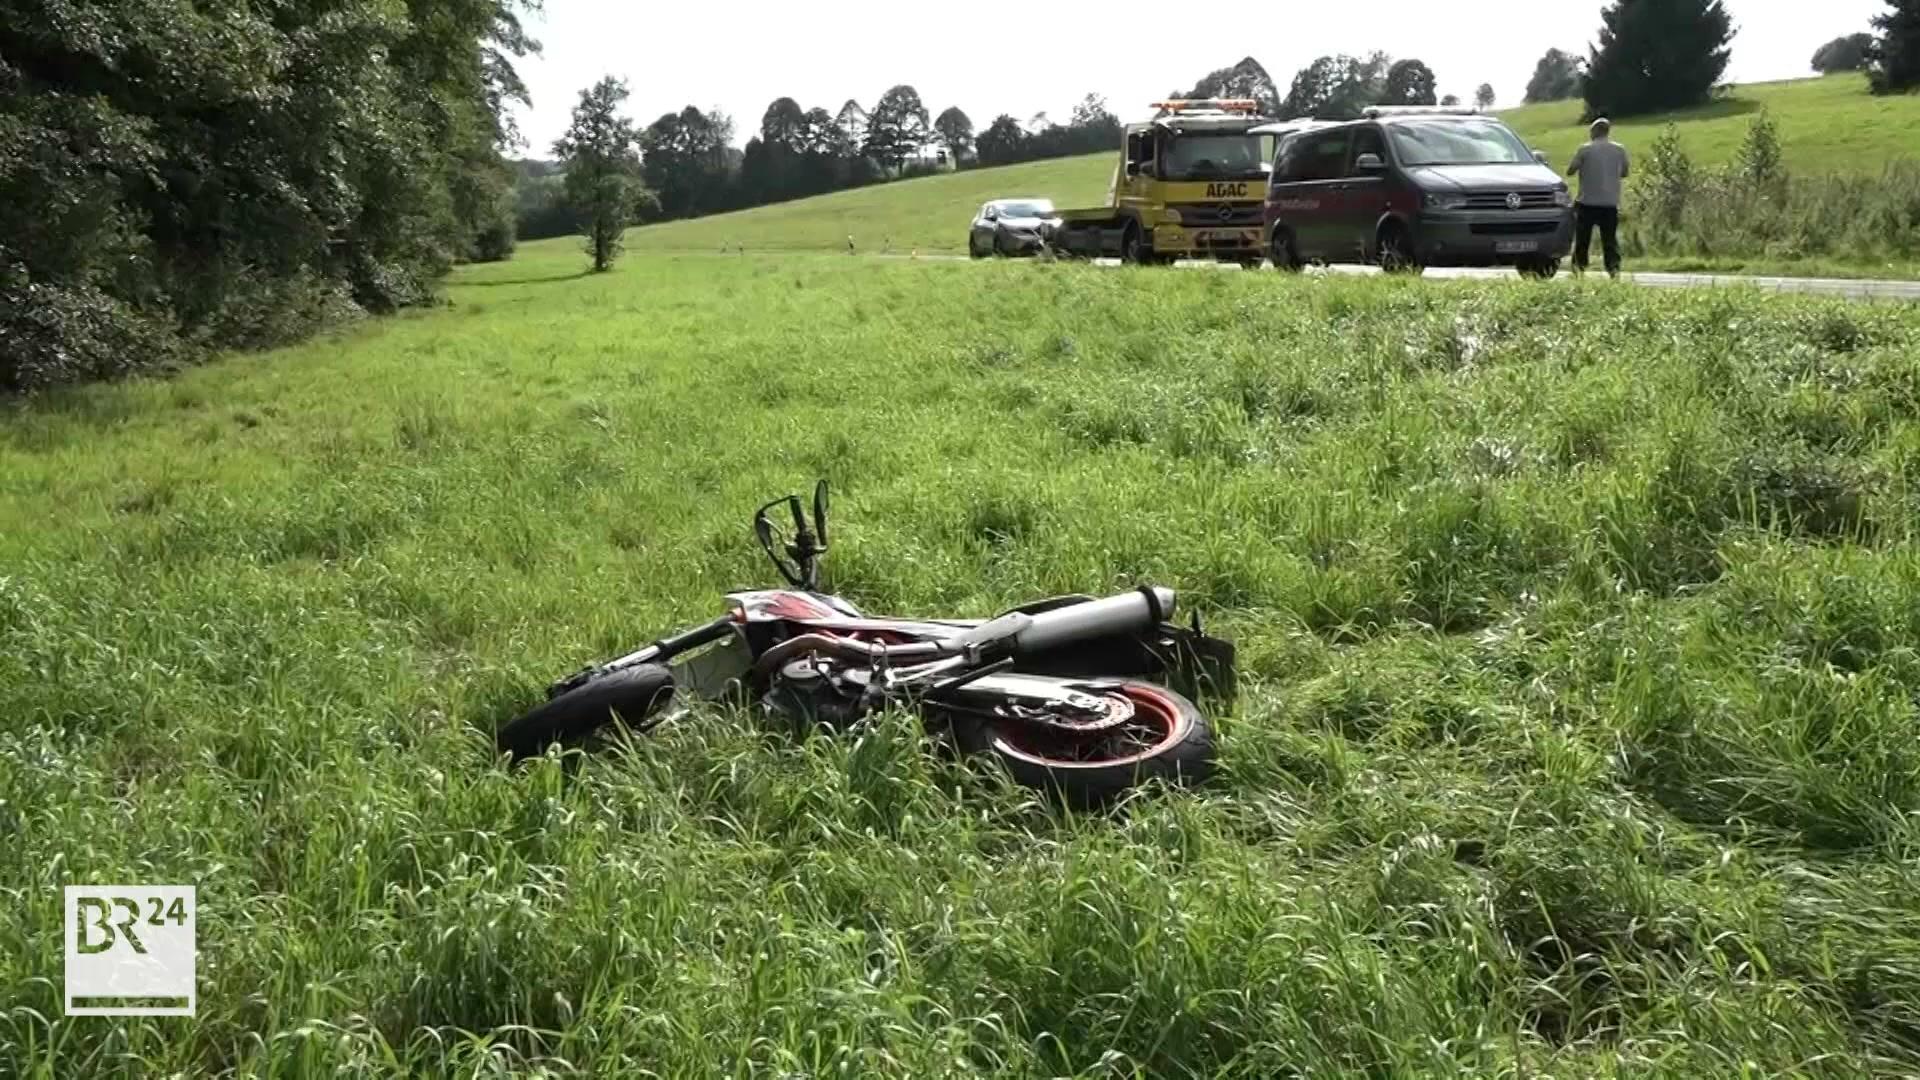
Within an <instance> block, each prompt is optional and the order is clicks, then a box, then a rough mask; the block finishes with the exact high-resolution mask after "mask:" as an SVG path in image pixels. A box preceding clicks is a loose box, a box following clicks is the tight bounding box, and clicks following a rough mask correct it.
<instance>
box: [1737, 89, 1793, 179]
mask: <svg viewBox="0 0 1920 1080" xmlns="http://www.w3.org/2000/svg"><path fill="white" fill-rule="evenodd" d="M1734 166H1735V169H1736V170H1737V172H1738V175H1739V176H1740V178H1741V179H1742V180H1745V181H1746V182H1747V183H1748V184H1751V185H1752V186H1753V187H1754V188H1756V189H1758V190H1760V191H1763V192H1770V193H1778V192H1780V191H1781V190H1783V189H1784V188H1785V187H1786V183H1787V170H1786V166H1785V164H1784V163H1783V161H1782V154H1781V152H1780V129H1779V128H1777V127H1775V126H1774V124H1773V117H1772V116H1770V115H1768V114H1767V110H1765V109H1761V110H1760V113H1759V115H1758V116H1755V117H1754V118H1753V123H1752V124H1750V125H1748V127H1747V137H1746V139H1745V140H1743V141H1742V142H1741V144H1740V151H1739V153H1738V154H1736V155H1735V157H1734Z"/></svg>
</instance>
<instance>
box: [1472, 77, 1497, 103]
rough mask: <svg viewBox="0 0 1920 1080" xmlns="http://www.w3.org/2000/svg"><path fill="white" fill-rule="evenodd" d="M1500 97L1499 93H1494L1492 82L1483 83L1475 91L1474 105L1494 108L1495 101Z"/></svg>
mask: <svg viewBox="0 0 1920 1080" xmlns="http://www.w3.org/2000/svg"><path fill="white" fill-rule="evenodd" d="M1498 98H1499V95H1497V94H1495V93H1494V91H1493V84H1492V83H1481V84H1480V86H1479V88H1478V89H1476V90H1474V92H1473V107H1474V108H1476V109H1491V108H1493V103H1494V102H1495V101H1496V100H1498Z"/></svg>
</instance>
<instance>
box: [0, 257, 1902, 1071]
mask: <svg viewBox="0 0 1920 1080" xmlns="http://www.w3.org/2000/svg"><path fill="white" fill-rule="evenodd" d="M578 261H579V260H578V257H577V256H576V255H575V254H574V253H573V252H572V251H570V250H567V249H565V248H561V247H548V248H544V249H543V246H541V245H534V246H532V247H530V248H529V249H526V251H525V253H524V254H523V255H522V257H521V258H520V259H519V260H516V262H515V263H513V264H508V265H504V266H492V267H485V268H476V269H473V270H470V271H467V272H465V273H463V274H462V276H461V278H460V283H459V284H458V285H457V286H456V288H455V290H454V294H453V302H452V304H451V306H450V307H448V308H447V309H445V310H442V311H438V312H434V313H430V314H425V315H420V316H416V317H403V318H400V319H395V320H391V321H387V322H384V323H381V324H378V325H374V326H369V327H366V328H363V329H361V330H358V331H356V332H354V333H353V334H351V335H348V336H343V337H341V338H338V339H336V340H331V341H324V342H315V343H312V344H309V345H306V346H302V347H299V348H295V349H290V350H285V351H282V352H279V353H275V354H270V355H265V356H248V357H239V358H234V359H231V360H228V361H226V362H223V363H220V364H217V365H213V366H209V367H206V368H203V369H196V370H193V371H189V372H186V373H184V374H182V375H181V376H179V377H178V378H176V379H173V380H171V381H165V382H157V381H156V382H136V383H129V384H126V385H120V386H108V387H92V388H87V389H84V390H80V391H76V392H71V393H65V394H59V395H55V396H52V397H49V398H47V399H45V400H43V401H40V402H37V403H34V404H32V405H29V406H25V407H16V408H13V409H12V410H11V411H10V412H8V413H7V414H6V416H5V419H4V424H3V425H0V522H3V523H4V525H5V527H4V528H3V529H0V716H4V718H5V719H4V720H3V721H0V831H4V834H5V837H6V842H5V843H0V895H4V896H6V897H7V898H8V900H9V901H10V907H9V912H10V914H11V916H12V917H11V918H8V919H6V920H4V921H0V1002H3V1003H4V1004H3V1005H0V1073H5V1074H7V1075H17V1076H27V1077H62V1078H64V1077H70V1076H88V1075H126V1076H147V1075H162V1074H182V1075H209V1074H230V1075H240V1076H266V1075H273V1076H307V1075H315V1076H317V1075H322V1074H325V1075H336V1074H340V1073H345V1074H348V1075H392V1074H395V1073H413V1074H423V1075H424V1074H441V1073H449V1074H450V1073H459V1074H462V1075H483V1074H484V1075H497V1074H504V1073H507V1072H513V1071H519V1070H540V1071H545V1072H546V1073H548V1074H551V1075H571V1074H575V1073H592V1074H597V1075H647V1074H653V1075H662V1076H714V1075H729V1076H748V1075H768V1076H775V1075H785V1076H798V1075H812V1076H825V1075H849V1076H856V1075H857V1076H913V1077H928V1076H956V1077H957V1076H976V1075H983V1074H991V1075H1009V1076H1078V1077H1095V1076H1154V1077H1172V1076H1242V1077H1259V1078H1270V1077H1275V1076H1293V1075H1331V1074H1370V1075H1395V1076H1416V1075H1417V1076H1433V1075H1457V1076H1472V1077H1483V1076H1493V1075H1522V1074H1524V1075H1528V1076H1537V1075H1543V1074H1549V1073H1550V1074H1553V1075H1591V1074H1656V1075H1668V1074H1676V1073H1681V1072H1693V1073H1698V1074H1703V1075H1760V1074H1789V1073H1798V1074H1807V1073H1818V1074H1831V1075H1866V1074H1879V1075H1895V1074H1903V1073H1910V1072H1913V1071H1915V1070H1916V1069H1920V1036H1917V1035H1916V1033H1917V1032H1920V1015H1916V1005H1915V1003H1916V1002H1920V878H1917V877H1916V872H1915V866H1916V864H1915V862H1914V860H1913V857H1912V856H1913V852H1914V850H1915V848H1916V843H1917V842H1920V833H1917V832H1916V825H1915V822H1916V820H1920V819H1917V818H1916V816H1915V812H1916V811H1920V749H1917V748H1916V744H1915V742H1914V740H1913V738H1912V733H1913V730H1914V724H1915V719H1916V717H1915V712H1916V700H1915V688H1916V687H1917V686H1920V653H1916V650H1915V641H1916V635H1917V634H1920V622H1917V620H1920V614H1916V613H1920V557H1916V553H1917V552H1920V546H1917V545H1916V542H1915V536H1914V521H1915V515H1914V510H1915V506H1914V502H1913V495H1914V488H1915V481H1916V479H1920V418H1917V416H1916V411H1917V410H1920V359H1917V355H1920V354H1917V353H1916V347H1917V346H1920V313H1916V312H1915V311H1914V310H1912V309H1911V308H1896V307H1870V306H1845V305H1841V304H1835V303H1830V302H1823V301H1815V300H1798V299H1784V298H1780V297H1770V296H1763V295H1760V294H1757V293H1752V294H1750V293H1744V292H1737V291H1734V292H1706V293H1699V294H1671V293H1643V292H1639V291H1635V290H1631V289H1615V288H1609V287H1606V286H1604V285H1601V284H1598V283H1594V284H1575V285H1568V284H1567V283H1557V284H1555V285H1552V286H1545V285H1485V284H1480V285H1475V284H1465V283H1455V284H1437V283H1432V282H1420V281H1404V280H1384V279H1381V280H1350V279H1349V280H1339V279H1316V278H1294V279H1282V278H1280V277H1278V276H1275V275H1249V274H1184V273H1172V272H1154V271H1138V272H1136V271H1113V272H1103V271H1094V270H1085V269H1075V268H1066V267H1040V266H1035V265H1020V264H1004V263H1002V264H990V265H985V266H977V265H971V264H937V265H929V264H921V265H914V264H910V263H886V264H877V263H866V262H860V261H856V260H848V259H844V258H839V259H834V258H817V259H806V258H800V259H791V258H783V259H765V260H762V259H756V258H753V257H752V256H748V257H745V258H741V257H732V258H728V259H724V260H723V259H719V258H715V257H686V258H678V259H670V258H655V259H645V258H630V259H629V260H627V261H626V262H623V263H622V264H621V265H620V267H619V268H618V270H617V271H616V272H615V273H613V274H610V275H602V276H594V277H580V276H578V275H577V266H578ZM816 475H826V476H829V477H831V478H832V480H833V481H834V483H835V484H836V492H837V512H838V521H839V525H840V532H839V535H838V536H837V537H836V538H835V551H834V553H833V556H832V559H831V560H830V562H829V577H830V584H831V586H832V587H834V588H835V589H837V590H839V591H842V592H844V593H846V594H848V595H850V596H851V597H853V598H854V599H855V600H856V601H858V602H860V603H862V604H866V605H870V606H871V607H873V608H875V609H878V610H892V611H899V612H903V613H913V612H936V613H953V614H968V613H972V614H984V613H991V612H993V611H995V610H997V609H999V608H1001V607H1003V606H1004V605H1007V604H1009V603H1012V602H1015V601H1018V600H1021V599H1026V598H1029V597H1032V596H1034V595H1037V594H1042V593H1050V592H1057V591H1067V590H1084V591H1099V590H1102V589H1110V588H1117V587H1120V586H1123V585H1125V584H1127V583H1131V582H1135V581H1138V580H1142V579H1152V580H1156V581H1160V582H1164V583H1167V584H1170V585H1172V586H1174V587H1176V588H1178V589H1179V590H1181V592H1182V595H1183V597H1184V598H1185V601H1186V602H1188V603H1190V604H1192V605H1194V606H1195V607H1197V608H1198V609H1199V610H1201V611H1203V612H1204V613H1205V614H1206V615H1207V616H1208V618H1209V620H1210V622H1212V623H1214V624H1215V625H1216V626H1218V627H1219V628H1220V629H1221V630H1223V631H1224V632H1226V633H1227V634H1229V635H1230V636H1233V637H1234V638H1236V639H1237V640H1238V641H1239V642H1240V644H1241V647H1242V657H1243V661H1244V668H1245V673H1246V677H1247V683H1248V688H1247V693H1246V696H1245V700H1244V702H1243V704H1242V707H1241V709H1240V710H1239V711H1238V712H1237V713H1235V714H1233V715H1229V716H1223V717H1221V718H1220V731H1221V736H1220V745H1221V750H1222V755H1223V763H1224V767H1225V774H1224V776H1222V777H1221V778H1220V779H1219V780H1218V781H1217V782H1215V783H1213V784H1211V785H1210V786H1208V787H1207V788H1204V789H1202V790H1199V791H1195V792H1185V793H1174V792H1158V793H1149V794H1148V795H1146V796H1145V797H1143V798H1141V799H1139V800H1138V801H1136V802H1133V803H1131V804H1130V805H1128V806H1126V807H1124V808H1122V809H1120V810H1118V811H1117V812H1113V813H1110V814H1103V815H1093V816H1080V815H1074V814H1071V813H1068V812H1066V811H1063V810H1059V809H1055V808H1052V807H1049V806H1047V805H1045V804H1043V803H1041V802H1039V801H1036V800H1035V799H1034V798H1032V797H1031V796H1030V795H1029V793H1027V792H1024V791H1022V790H1020V789H1018V788H1015V787H1014V786H1012V785H1011V784H1010V783H1008V782H1007V781H1006V780H1005V779H1004V778H1003V777H1002V776H1001V775H1000V774H999V773H998V772H997V771H996V770H995V769H994V768H993V767H992V766H991V765H989V764H987V763H981V762H965V761H962V762H955V761H950V760H947V759H944V758H942V757H940V756H939V755H937V754H935V753H932V752H931V751H930V748H929V747H928V745H927V743H926V741H925V739H924V738H923V737H922V735H921V733H920V732H919V730H918V729H917V727H916V725H915V724H914V723H913V722H912V720H911V719H910V718H907V717H903V716H889V717H883V718H881V719H879V720H878V721H877V722H875V723H874V724H872V725H870V726H869V727H867V728H866V729H864V730H862V731H861V732H859V733H857V734H854V735H851V736H848V737H845V738H830V737H820V738H812V739H794V738H792V737H790V736H788V735H787V734H785V733H782V732H775V731H770V730H768V729H767V728H766V727H765V726H764V725H763V724H762V723H761V722H759V721H758V720H756V719H755V718H754V717H753V716H752V715H747V714H740V715H735V714H724V713H723V714H712V715H703V716H700V717H697V718H694V719H691V720H689V721H687V722H684V723H677V724H674V725H671V726H669V727H667V728H663V729H662V730H661V731H660V732H659V733H657V734H656V735H655V736H652V737H649V738H646V739H644V740H641V741H637V742H635V743H633V744H631V745H626V746H617V747H616V748H614V749H613V750H611V751H609V752H606V753H602V754H600V755H597V756H595V757H593V758H591V759H590V760H587V761H585V762H582V763H580V764H579V765H578V766H577V767H575V768H572V769H569V768H567V767H564V766H563V765H562V763H560V762H558V761H551V762H545V763H539V764H536V765H535V766H534V767H531V768H528V769H524V770H520V771H517V772H508V771H506V770H504V769H502V768H500V767H498V766H497V765H496V764H495V762H494V761H493V759H492V756H491V753H490V742H489V739H488V736H487V734H486V732H487V729H488V728H489V727H490V726H491V725H492V724H493V723H494V722H495V721H497V720H500V719H502V718H504V717H507V716H510V715H511V714H512V713H513V712H514V711H516V710H517V709H519V708H521V707H523V706H524V705H526V704H527V703H528V702H530V701H532V700H534V699H536V698H537V697H538V694H539V688H540V687H541V686H542V685H543V684H544V682H545V681H546V680H547V679H548V678H550V677H552V676H554V675H556V674H559V673H563V672H565V671H568V670H571V669H572V668H573V667H575V666H577V665H578V664H580V663H581V662H583V661H585V660H587V659H590V658H592V657H595V656H598V655H604V654H608V653H611V652H613V651H615V650H618V649H622V648H625V647H630V646H632V645H633V644H634V643H636V642H639V641H644V640H647V639H648V638H650V637H651V636H652V635H653V634H655V633H657V632H658V631H659V630H661V629H662V628H663V627H667V626H671V625H673V624H675V623H678V622H686V621H691V620H694V619H698V618H702V617H704V616H706V615H708V614H709V613H710V612H712V611H713V610H714V605H715V603H716V600H717V597H716V594H717V593H718V592H720V591H721V590H723V589H725V588H728V587H731V586H735V585H740V584H745V583H751V582H755V581H764V580H766V578H767V577H768V576H769V575H768V573H767V571H766V570H765V569H764V568H763V567H761V566H760V565H759V564H758V561H757V559H756V557H755V555H754V553H753V551H752V545H751V541H750V540H749V538H748V532H747V529H746V527H745V526H746V520H745V518H746V513H747V511H748V510H749V509H750V508H751V507H752V506H754V505H757V502H756V500H759V499H762V498H764V497H766V496H769V495H771V494H775V493H778V492H783V491H789V490H801V489H802V486H803V485H804V484H805V483H807V482H808V481H809V480H810V479H811V478H813V477H814V476H816ZM122 881H148V882H184V883H192V884H196V885H197V886H198V887H199V889H200V915H199V922H200V939H201V961H200V971H201V1004H200V1015H199V1016H198V1017H197V1018H195V1019H192V1020H181V1019H150V1020H131V1021H116V1020H108V1019H86V1018H74V1019H62V1018H60V1016H59V1012H60V998H59V993H60V987H59V979H60V945H59V923H60V915H59V902H60V901H59V896H60V893H59V886H60V885H61V884H63V883H68V882H101V883H110V882H122Z"/></svg>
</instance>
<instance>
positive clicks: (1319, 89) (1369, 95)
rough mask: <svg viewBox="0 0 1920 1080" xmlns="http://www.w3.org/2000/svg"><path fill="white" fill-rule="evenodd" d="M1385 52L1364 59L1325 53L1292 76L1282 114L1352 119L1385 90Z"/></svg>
mask: <svg viewBox="0 0 1920 1080" xmlns="http://www.w3.org/2000/svg"><path fill="white" fill-rule="evenodd" d="M1389 63H1390V61H1389V59H1388V57H1387V54H1386V53H1382V52H1376V53H1373V54H1371V55H1369V56H1368V57H1367V58H1366V59H1364V60H1362V59H1360V58H1358V57H1353V56H1322V57H1320V58H1319V59H1318V60H1315V61H1314V62H1313V63H1311V64H1308V65H1307V66H1306V67H1304V68H1301V69H1300V71H1299V73H1298V74H1296V75H1295V76H1294V77H1293V86H1292V87H1291V88H1290V89H1289V90H1288V91H1287V98H1286V101H1285V102H1283V103H1282V104H1281V106H1280V114H1281V115H1282V116H1287V117H1301V116H1313V117H1320V118H1322V119H1327V120H1352V119H1355V118H1357V117H1358V116H1359V115H1360V111H1361V110H1362V109H1364V108H1366V107H1367V106H1368V105H1373V104H1376V103H1378V102H1379V101H1380V99H1381V97H1383V96H1384V95H1385V93H1386V83H1387V68H1388V65H1389Z"/></svg>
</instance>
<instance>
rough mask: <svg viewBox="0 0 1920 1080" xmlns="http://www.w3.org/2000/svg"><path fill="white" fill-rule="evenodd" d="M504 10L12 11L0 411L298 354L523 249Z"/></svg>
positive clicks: (113, 7)
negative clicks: (514, 184)
mask: <svg viewBox="0 0 1920 1080" xmlns="http://www.w3.org/2000/svg"><path fill="white" fill-rule="evenodd" d="M518 10H520V7H519V5H518V4H517V3H516V2H514V0H444V2H442V0H397V2H396V0H277V2H276V3H274V4H271V5H267V4H252V3H232V4H201V3H185V2H174V0H149V2H140V3H129V2H124V0H0V390H24V389H31V388H33V387H37V386H40V385H45V384H46V383H49V382H57V381H62V380H68V379H76V378H87V377H95V376H105V375H113V374H118V373H119V372H121V371H124V370H128V369H129V368H130V367H132V366H137V364H138V363H139V362H140V361H141V359H142V358H148V357H150V358H154V359H158V360H164V359H167V358H169V357H173V356H187V355H191V354H192V353H194V352H195V351H196V350H197V349H198V348H200V347H203V346H212V347H222V346H243V347H244V346H253V345H263V344H271V343H275V342H280V341H286V340H291V339H294V338H297V337H299V336H301V335H303V334H305V333H307V332H309V331H310V330H312V329H313V328H315V327H317V326H319V325H321V324H323V323H325V322H326V321H328V320H330V319H333V318H336V317H340V316H344V315H350V314H351V313H352V312H353V309H354V308H356V307H357V308H359V309H361V310H364V311H373V312H382V311H390V310H392V309H394V308H396V307H399V306H402V305H405V304H410V303H417V302H421V301H424V300H426V299H429V298H430V297H431V295H432V292H433V289H434V287H435V282H436V280H437V279H438V277H439V276H440V275H441V274H442V273H443V272H444V271H445V270H446V269H447V267H448V266H450V265H451V264H452V263H453V262H454V261H456V260H459V259H462V258H479V257H494V256H498V255H502V254H504V253H505V252H506V251H507V250H510V248H511V242H512V241H511V225H510V220H509V219H510V201H509V200H510V191H511V187H510V185H511V174H510V173H509V172H508V170H507V169H506V168H505V167H504V164H503V162H502V160H501V157H500V151H501V149H502V148H503V147H504V146H507V145H509V144H511V142H512V141H513V139H514V138H515V134H516V133H515V132H514V131H513V130H512V125H511V123H510V121H509V118H508V115H507V113H506V111H505V110H506V107H507V106H508V105H509V104H510V103H512V102H515V101H520V102H524V101H525V100H526V98H527V95H526V90H525V87H524V86H523V85H522V84H521V82H520V80H519V78H518V76H517V75H516V74H515V73H514V69H513V60H514V59H515V58H517V57H519V56H522V55H525V54H526V53H527V52H529V51H531V50H532V49H533V48H535V44H534V42H532V41H531V40H530V39H529V38H528V37H527V35H526V34H525V33H524V31H523V30H522V29H521V27H520V23H519V21H518V17H517V14H516V12H517V11H518Z"/></svg>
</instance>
